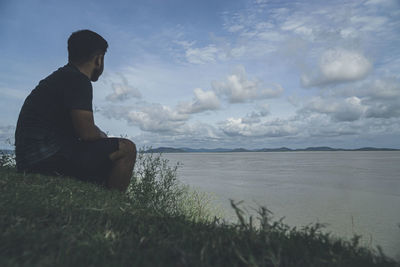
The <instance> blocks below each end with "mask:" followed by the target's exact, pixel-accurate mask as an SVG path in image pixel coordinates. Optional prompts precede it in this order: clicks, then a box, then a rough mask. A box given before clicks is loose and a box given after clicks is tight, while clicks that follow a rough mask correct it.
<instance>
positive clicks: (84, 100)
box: [64, 79, 93, 111]
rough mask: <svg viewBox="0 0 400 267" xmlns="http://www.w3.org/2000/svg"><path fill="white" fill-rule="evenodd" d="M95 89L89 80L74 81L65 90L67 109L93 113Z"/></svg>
mask: <svg viewBox="0 0 400 267" xmlns="http://www.w3.org/2000/svg"><path fill="white" fill-rule="evenodd" d="M92 99H93V88H92V84H91V83H90V81H89V80H84V79H76V80H75V79H74V82H70V83H68V85H67V86H66V88H64V105H65V108H67V109H69V110H71V109H83V110H88V111H93V108H92Z"/></svg>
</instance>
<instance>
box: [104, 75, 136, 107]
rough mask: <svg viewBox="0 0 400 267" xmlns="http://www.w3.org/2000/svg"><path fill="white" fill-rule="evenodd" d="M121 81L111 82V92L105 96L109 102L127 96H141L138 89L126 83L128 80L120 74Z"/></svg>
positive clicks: (125, 98)
mask: <svg viewBox="0 0 400 267" xmlns="http://www.w3.org/2000/svg"><path fill="white" fill-rule="evenodd" d="M121 77H122V83H115V82H113V83H112V84H111V86H112V89H113V93H112V94H109V95H108V96H106V100H109V101H111V102H120V101H124V100H127V99H129V98H132V97H133V98H141V97H142V94H141V93H140V92H139V90H138V89H137V88H135V87H133V86H131V85H130V84H129V83H128V80H127V79H126V78H125V76H123V75H121Z"/></svg>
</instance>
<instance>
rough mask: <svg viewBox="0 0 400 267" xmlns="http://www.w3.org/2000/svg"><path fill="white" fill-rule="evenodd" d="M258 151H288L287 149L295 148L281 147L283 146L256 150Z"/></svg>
mask: <svg viewBox="0 0 400 267" xmlns="http://www.w3.org/2000/svg"><path fill="white" fill-rule="evenodd" d="M255 151H256V152H286V151H293V149H290V148H287V147H281V148H263V149H259V150H255Z"/></svg>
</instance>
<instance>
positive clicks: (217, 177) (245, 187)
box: [164, 151, 400, 259]
mask: <svg viewBox="0 0 400 267" xmlns="http://www.w3.org/2000/svg"><path fill="white" fill-rule="evenodd" d="M164 157H165V158H167V159H169V160H170V163H171V164H175V163H176V162H180V163H182V164H183V166H182V167H181V168H180V169H179V171H178V175H179V176H178V177H179V179H180V180H181V181H183V182H184V183H186V184H189V185H191V186H194V187H196V188H197V189H198V190H201V191H205V192H209V193H212V194H213V195H215V197H216V199H215V200H214V201H215V204H217V205H219V206H220V207H222V209H223V210H224V213H225V217H226V218H227V219H228V220H234V212H233V210H232V209H231V208H230V202H229V199H234V200H237V201H239V200H244V201H245V204H248V205H249V206H252V207H257V205H262V206H266V207H267V208H268V209H269V210H271V211H272V212H273V213H274V218H276V219H279V218H281V217H284V216H285V219H284V222H285V223H287V224H289V225H291V226H305V225H307V224H309V223H315V222H320V223H327V224H328V226H327V228H326V230H327V231H330V232H332V233H333V234H334V235H336V236H340V237H343V238H346V239H350V238H351V237H353V235H354V234H359V235H362V236H363V237H362V239H361V242H362V244H363V245H364V246H367V247H371V248H376V245H380V246H381V247H382V248H383V251H384V252H385V253H386V254H387V255H389V256H391V257H394V258H396V259H400V227H399V224H400V152H381V151H379V152H375V151H374V152H372V151H371V152H370V151H368V152H353V151H352V152H272V153H254V152H249V153H182V154H164ZM249 211H250V212H251V209H249ZM253 213H254V212H253Z"/></svg>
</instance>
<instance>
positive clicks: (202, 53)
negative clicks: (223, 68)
mask: <svg viewBox="0 0 400 267" xmlns="http://www.w3.org/2000/svg"><path fill="white" fill-rule="evenodd" d="M217 53H218V49H217V47H216V46H215V45H208V46H206V47H202V48H191V47H189V48H187V50H186V52H185V55H186V59H187V61H189V62H190V63H193V64H205V63H213V62H215V59H216V57H217Z"/></svg>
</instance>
